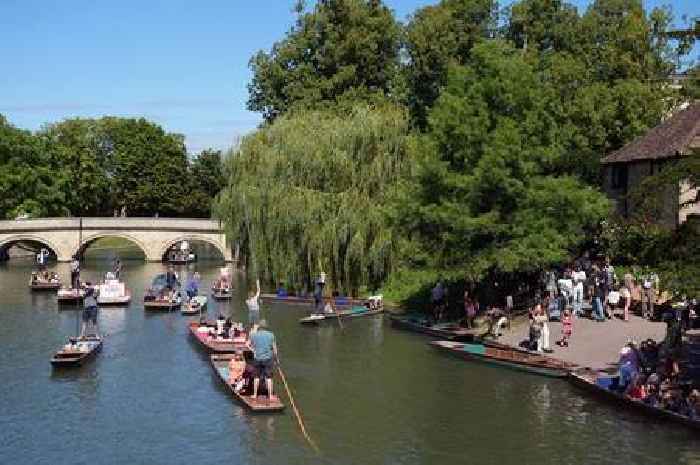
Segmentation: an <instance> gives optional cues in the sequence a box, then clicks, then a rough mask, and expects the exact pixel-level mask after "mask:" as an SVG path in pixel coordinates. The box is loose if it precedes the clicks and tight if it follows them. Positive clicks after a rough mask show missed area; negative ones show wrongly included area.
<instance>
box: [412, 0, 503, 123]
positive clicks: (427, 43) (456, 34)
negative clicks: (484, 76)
mask: <svg viewBox="0 0 700 465" xmlns="http://www.w3.org/2000/svg"><path fill="white" fill-rule="evenodd" d="M495 9H496V3H495V2H494V1H493V0H442V1H441V2H439V3H438V4H437V5H430V6H426V7H423V8H421V9H419V10H418V11H416V13H415V14H414V15H413V17H412V18H411V20H410V22H409V23H408V25H407V26H406V39H405V46H406V52H407V54H408V58H409V61H408V64H407V66H406V69H405V73H406V76H407V81H408V86H409V93H408V98H407V100H408V106H409V108H410V109H411V113H412V116H413V119H414V121H415V122H416V124H417V125H418V127H420V128H425V127H426V125H427V113H428V110H429V109H430V108H431V107H432V106H433V104H434V103H435V100H437V98H438V96H439V95H440V88H441V87H442V86H444V85H445V83H446V82H447V69H448V67H449V65H451V64H454V65H463V64H466V63H467V62H468V61H469V57H470V52H471V49H472V47H474V45H475V44H476V43H477V42H479V41H480V40H482V39H484V38H485V37H488V36H489V35H490V34H491V32H492V30H493V29H494V24H495V17H494V13H495Z"/></svg>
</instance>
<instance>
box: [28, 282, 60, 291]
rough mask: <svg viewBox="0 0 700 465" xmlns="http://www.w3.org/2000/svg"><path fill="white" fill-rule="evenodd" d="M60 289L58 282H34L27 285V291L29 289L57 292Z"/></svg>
mask: <svg viewBox="0 0 700 465" xmlns="http://www.w3.org/2000/svg"><path fill="white" fill-rule="evenodd" d="M60 288H61V282H60V281H56V282H52V281H48V282H46V281H34V282H30V283H29V289H31V290H32V291H57V290H59V289H60Z"/></svg>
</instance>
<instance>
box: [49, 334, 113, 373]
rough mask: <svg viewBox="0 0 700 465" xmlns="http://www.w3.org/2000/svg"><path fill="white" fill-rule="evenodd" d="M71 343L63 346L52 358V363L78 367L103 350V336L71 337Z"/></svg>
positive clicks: (57, 365) (60, 365) (59, 366)
mask: <svg viewBox="0 0 700 465" xmlns="http://www.w3.org/2000/svg"><path fill="white" fill-rule="evenodd" d="M69 342H70V344H68V345H67V346H66V347H63V348H61V349H60V350H59V351H58V352H56V353H55V354H54V356H53V358H51V365H52V366H54V367H57V368H62V367H77V366H81V365H83V364H84V363H86V362H87V361H89V360H91V359H93V358H95V356H96V355H97V354H98V353H99V352H100V351H101V350H102V338H101V337H99V336H87V337H83V338H70V339H69Z"/></svg>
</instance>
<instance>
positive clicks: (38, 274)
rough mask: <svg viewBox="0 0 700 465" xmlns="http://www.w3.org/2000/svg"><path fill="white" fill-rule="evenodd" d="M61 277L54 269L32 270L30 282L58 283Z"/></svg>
mask: <svg viewBox="0 0 700 465" xmlns="http://www.w3.org/2000/svg"><path fill="white" fill-rule="evenodd" d="M60 282H61V279H60V278H59V277H58V273H56V272H55V271H51V272H49V271H47V270H44V271H32V277H31V284H59V283H60Z"/></svg>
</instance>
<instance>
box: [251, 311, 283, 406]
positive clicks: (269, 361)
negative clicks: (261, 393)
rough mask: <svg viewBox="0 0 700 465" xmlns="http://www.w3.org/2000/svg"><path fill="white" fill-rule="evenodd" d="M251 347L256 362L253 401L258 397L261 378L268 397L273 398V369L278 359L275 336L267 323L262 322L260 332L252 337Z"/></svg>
mask: <svg viewBox="0 0 700 465" xmlns="http://www.w3.org/2000/svg"><path fill="white" fill-rule="evenodd" d="M250 346H251V348H252V349H253V356H254V360H255V371H256V373H255V379H254V380H253V399H255V398H257V396H258V388H259V387H260V378H264V379H265V383H266V387H267V396H268V398H270V399H271V398H272V396H273V394H272V393H273V391H272V369H273V366H274V362H275V359H277V343H276V342H275V335H274V334H272V332H271V331H270V330H268V329H267V321H265V320H264V319H263V320H260V323H259V324H258V330H257V331H255V332H254V333H253V334H251V335H250Z"/></svg>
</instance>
